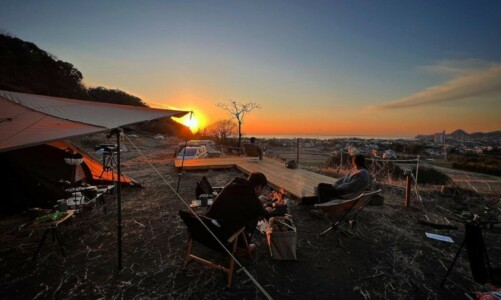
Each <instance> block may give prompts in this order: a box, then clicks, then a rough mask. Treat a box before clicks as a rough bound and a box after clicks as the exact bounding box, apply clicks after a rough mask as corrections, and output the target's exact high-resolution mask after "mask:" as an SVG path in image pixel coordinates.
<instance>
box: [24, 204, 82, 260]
mask: <svg viewBox="0 0 501 300" xmlns="http://www.w3.org/2000/svg"><path fill="white" fill-rule="evenodd" d="M74 214H75V211H74V210H71V209H68V211H67V214H66V216H64V217H62V218H60V219H59V220H56V221H51V222H35V221H34V222H33V223H32V224H31V225H29V226H27V227H26V229H30V230H45V231H44V233H43V236H42V239H41V240H40V242H39V243H38V247H37V251H36V252H35V254H34V255H33V258H32V260H35V259H36V258H37V256H38V253H39V252H40V249H41V248H42V245H43V243H44V242H45V239H46V238H47V235H48V234H49V232H51V233H52V240H53V241H54V240H56V241H57V244H58V245H59V249H60V250H61V254H62V255H63V256H66V253H65V252H64V241H63V237H62V235H61V233H60V232H59V229H58V228H59V225H60V224H62V223H64V222H66V221H68V220H69V219H70V218H71V217H72V216H73V215H74Z"/></svg>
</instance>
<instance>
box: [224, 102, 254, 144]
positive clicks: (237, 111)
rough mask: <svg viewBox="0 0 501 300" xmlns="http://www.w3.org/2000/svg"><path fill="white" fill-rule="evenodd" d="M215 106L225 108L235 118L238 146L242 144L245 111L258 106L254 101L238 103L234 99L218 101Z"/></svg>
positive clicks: (247, 111)
mask: <svg viewBox="0 0 501 300" xmlns="http://www.w3.org/2000/svg"><path fill="white" fill-rule="evenodd" d="M217 106H218V107H219V108H222V109H224V110H226V111H227V112H228V113H230V115H231V116H233V117H235V119H237V124H238V147H241V146H242V124H243V123H244V117H245V114H246V113H249V112H251V111H252V110H253V109H255V108H260V107H259V105H257V104H256V103H254V102H247V103H240V102H237V101H236V100H230V103H218V104H217Z"/></svg>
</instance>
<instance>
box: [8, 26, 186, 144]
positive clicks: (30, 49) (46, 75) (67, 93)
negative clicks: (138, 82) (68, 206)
mask: <svg viewBox="0 0 501 300" xmlns="http://www.w3.org/2000/svg"><path fill="white" fill-rule="evenodd" d="M83 78H84V76H83V74H82V72H80V71H79V70H78V69H77V68H75V67H74V66H73V65H72V64H71V63H68V62H65V61H62V60H59V59H58V58H57V57H56V56H54V55H52V54H50V53H48V52H46V51H44V50H42V49H40V48H38V46H37V45H35V44H34V43H31V42H26V41H23V40H21V39H19V38H16V37H12V36H9V35H5V34H0V90H6V91H13V92H21V93H31V94H38V95H46V96H54V97H64V98H71V99H78V100H87V101H97V102H106V103H114V104H123V105H132V106H142V107H147V106H148V105H147V104H146V103H145V102H143V100H141V98H139V97H136V96H133V95H130V94H128V93H126V92H124V91H121V90H119V89H108V88H105V87H89V88H88V87H86V86H84V84H83V83H82V80H83ZM146 127H148V126H146ZM151 129H152V130H153V129H155V130H158V131H157V132H162V133H165V134H172V135H178V136H180V135H183V134H186V130H187V127H186V126H184V125H182V124H179V123H177V122H162V126H153V127H152V128H151Z"/></svg>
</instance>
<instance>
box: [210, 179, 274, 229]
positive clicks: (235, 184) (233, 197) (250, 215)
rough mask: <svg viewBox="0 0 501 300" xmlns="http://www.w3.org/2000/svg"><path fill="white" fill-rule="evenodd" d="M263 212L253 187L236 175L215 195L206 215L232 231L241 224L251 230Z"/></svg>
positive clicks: (240, 226)
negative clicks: (219, 221)
mask: <svg viewBox="0 0 501 300" xmlns="http://www.w3.org/2000/svg"><path fill="white" fill-rule="evenodd" d="M265 214H266V212H265V210H264V208H263V205H262V203H261V201H260V200H259V198H258V196H257V195H256V192H255V191H254V188H252V187H251V186H250V185H249V183H248V182H247V180H246V179H244V178H239V177H237V178H235V179H233V180H232V181H231V182H230V183H228V184H227V185H226V186H225V187H224V189H223V190H222V191H221V192H220V193H219V194H218V195H217V197H216V199H214V203H213V204H212V206H211V207H210V209H209V211H208V212H207V215H206V216H207V217H209V218H213V219H217V220H221V221H223V228H224V229H225V231H227V232H228V233H234V232H235V231H236V230H238V229H240V228H242V227H243V226H246V228H247V231H248V232H252V231H253V230H254V229H255V227H256V224H257V220H258V219H259V217H262V216H264V215H265ZM252 227H253V228H252Z"/></svg>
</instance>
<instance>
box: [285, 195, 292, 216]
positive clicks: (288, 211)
mask: <svg viewBox="0 0 501 300" xmlns="http://www.w3.org/2000/svg"><path fill="white" fill-rule="evenodd" d="M284 204H285V205H287V214H289V215H291V214H292V205H291V200H290V199H289V197H285V196H284Z"/></svg>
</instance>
